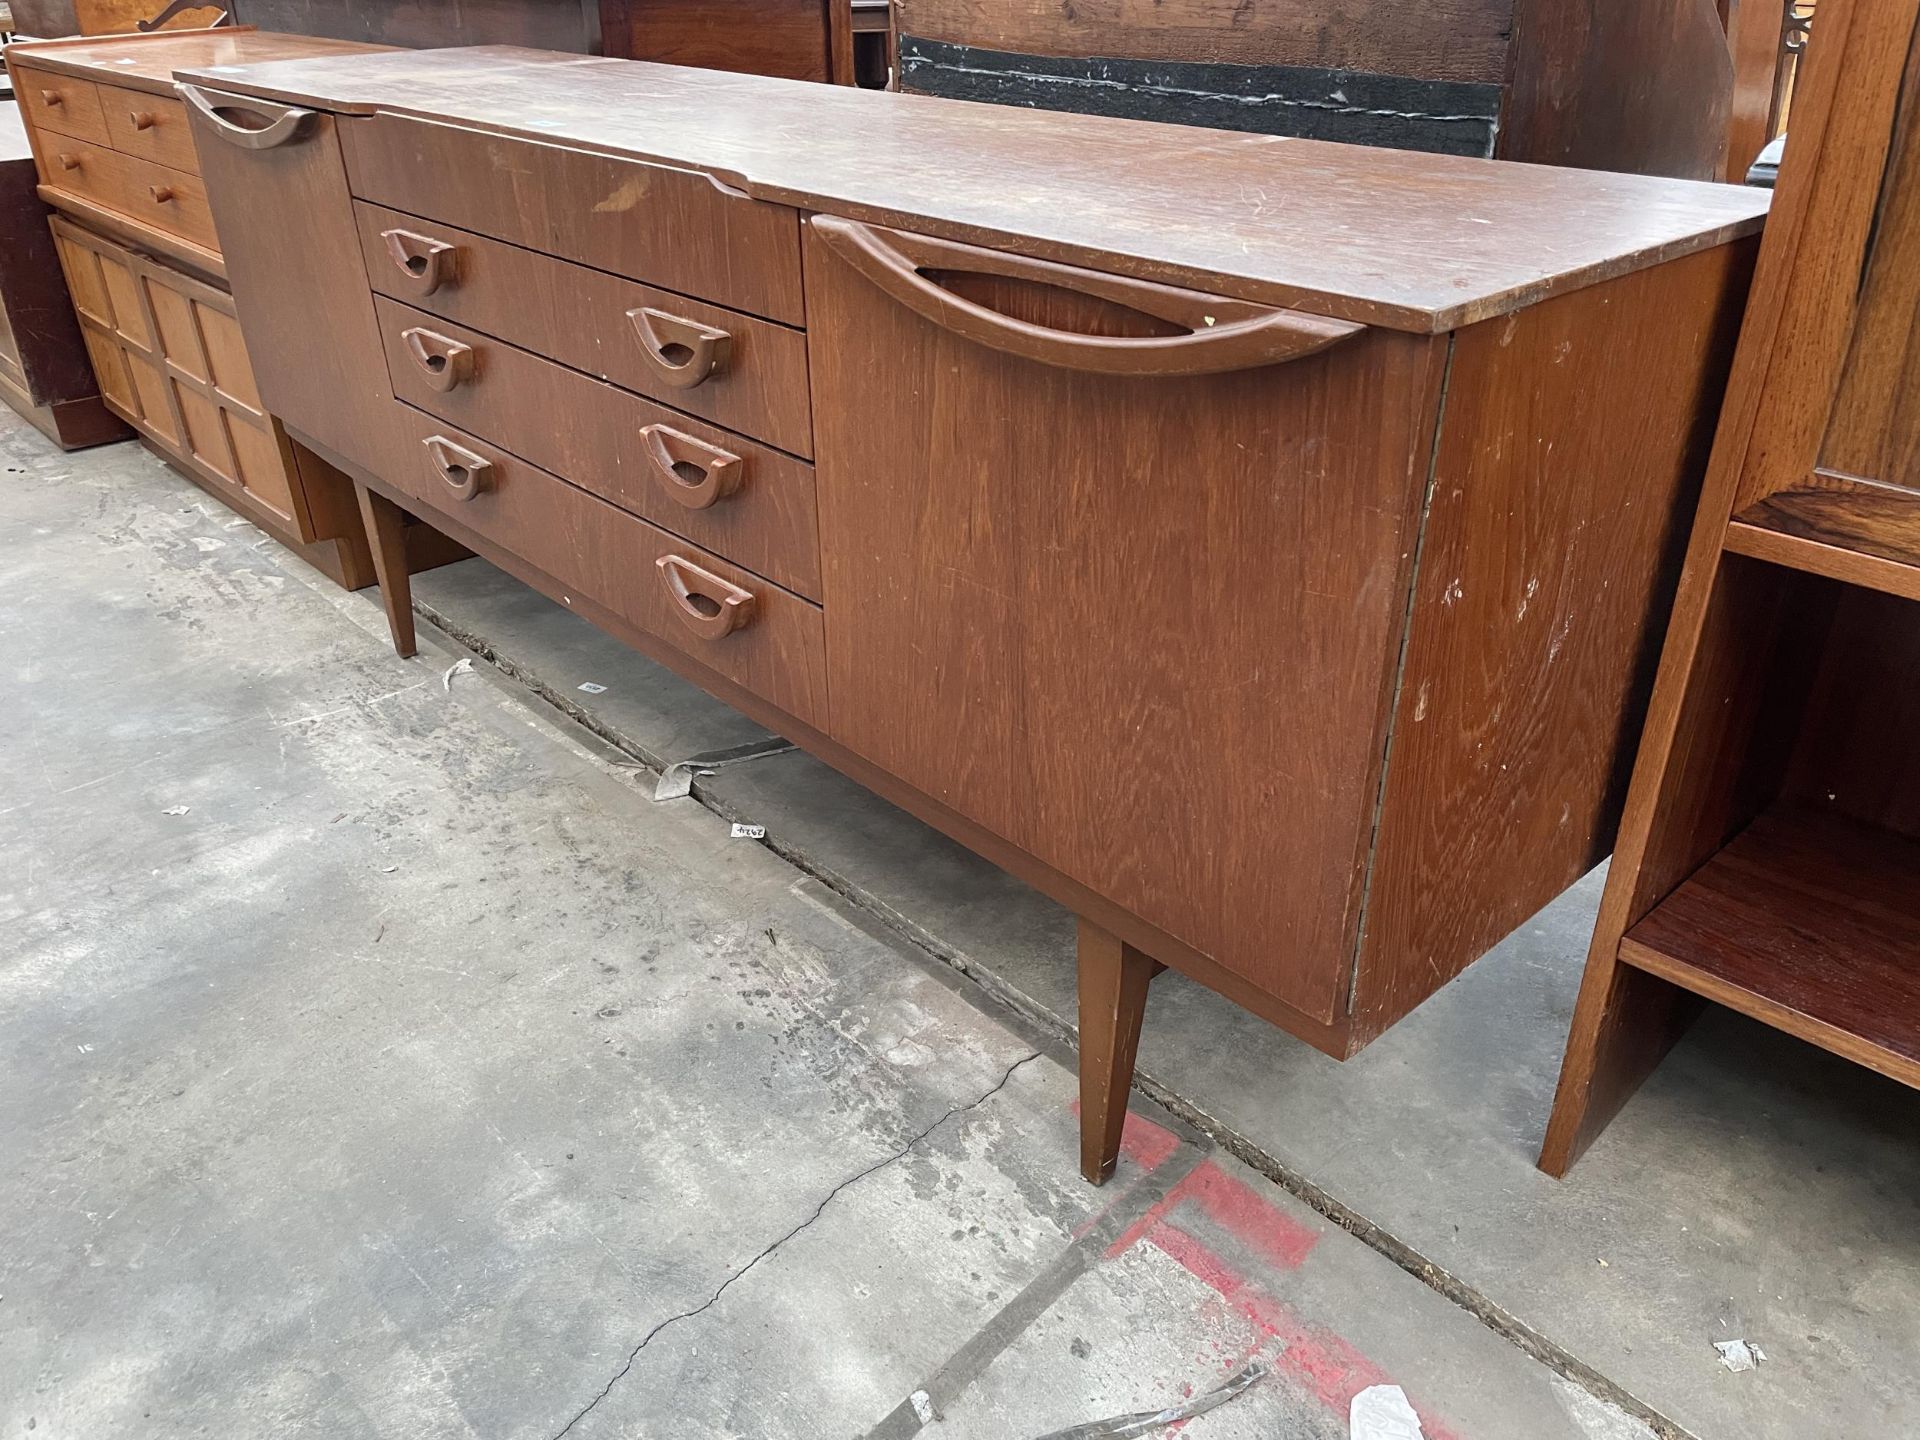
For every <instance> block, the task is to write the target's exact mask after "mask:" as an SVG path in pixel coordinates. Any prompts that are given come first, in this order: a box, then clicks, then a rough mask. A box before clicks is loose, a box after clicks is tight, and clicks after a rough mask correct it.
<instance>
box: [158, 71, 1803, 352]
mask: <svg viewBox="0 0 1920 1440" xmlns="http://www.w3.org/2000/svg"><path fill="white" fill-rule="evenodd" d="M178 75H179V78H181V79H185V80H190V81H194V82H196V83H200V84H204V85H209V86H213V87H217V88H222V89H226V90H228V91H233V92H238V93H242V94H248V95H253V96H256V97H259V98H263V99H270V100H278V101H282V102H284V103H290V104H304V105H312V106H316V107H319V108H323V109H328V110H332V111H336V112H341V113H348V114H372V113H376V112H385V113H390V114H396V115H404V116H412V117H417V118H423V119H429V120H443V121H447V122H450V123H454V124H458V125H464V126H470V127H473V128H475V129H479V130H485V131H490V132H494V133H498V134H503V135H512V136H519V137H523V138H527V139H535V140H543V141H548V142H552V143H558V144H565V145H569V146H573V147H575V148H580V149H586V150H596V151H603V152H607V153H612V154H617V155H622V156H629V157H632V158H635V159H641V160H648V161H654V162H659V163H663V164H668V165H675V166H680V167H683V168H687V169H694V170H700V171H704V172H706V173H707V174H710V175H712V176H714V177H715V178H716V179H718V180H720V181H722V182H723V183H725V184H728V185H731V186H734V187H735V188H737V189H740V190H743V191H745V192H746V193H748V194H750V195H752V196H755V197H756V198H759V199H763V200H769V201H774V202H778V203H781V204H787V205H793V206H797V207H800V208H802V209H809V210H824V211H830V212H832V213H834V214H837V215H843V216H847V217H849V218H852V219H857V220H869V221H873V222H876V223H880V224H886V225H895V226H899V227H901V228H905V229H912V230H919V231H923V232H926V233H930V234H936V235H941V236H944V237H946V238H949V239H957V240H965V241H972V242H974V243H979V244H987V245H1001V246H1006V247H1008V248H1014V249H1018V250H1021V251H1023V252H1025V253H1028V254H1033V255H1039V256H1041V257H1043V258H1047V259H1052V260H1059V261H1064V262H1067V263H1070V264H1081V265H1086V266H1089V267H1092V268H1095V269H1104V270H1110V271H1116V272H1119V273H1123V274H1131V275H1137V276H1142V277H1145V278H1149V279H1156V280H1162V281H1166V282H1169V283H1172V284H1178V285H1187V286H1191V287H1194V288H1197V289H1203V290H1210V291H1214V292H1217V293H1223V294H1228V295H1232V296H1236V297H1239V298H1243V299H1248V300H1255V301H1263V302H1267V303H1272V304H1287V305H1295V306H1298V307H1299V308H1301V309H1304V310H1309V311H1313V312H1316V313H1320V314H1326V315H1333V316H1338V317H1340V318H1343V319H1350V320H1358V321H1363V322H1368V323H1373V324H1379V325H1385V326H1389V327H1392V328H1395V329H1402V330H1411V331H1417V332H1423V333H1432V332H1439V331H1444V330H1451V329H1454V328H1456V327H1458V326H1460V325H1464V324H1469V323H1471V322H1473V321H1477V320H1483V319H1487V318H1489V317H1491V316H1495V315H1501V314H1505V313H1507V312H1509V311H1513V310H1517V309H1520V308H1521V307H1523V306H1526V305H1530V304H1533V303H1535V302H1537V301H1539V300H1542V299H1545V298H1547V297H1548V296H1551V295H1554V294H1558V293H1561V292H1564V291H1568V290H1575V289H1579V288H1581V287H1583V286H1586V285H1590V284H1593V283H1596V282H1597V281H1600V280H1605V279H1608V278H1611V277H1612V276H1615V275H1619V274H1623V273H1625V272H1627V271H1631V270H1636V269H1641V268H1643V267H1646V266H1649V265H1653V264H1657V263H1659V262H1661V261H1663V260H1667V259H1672V258H1675V257H1677V256H1680V255H1685V254H1688V253H1691V252H1693V251H1697V250H1702V249H1706V248H1709V247H1711V246H1714V245H1718V244H1723V243H1726V242H1727V241H1729V240H1732V239H1735V238H1737V237H1739V236H1742V235H1746V234H1750V233H1753V232H1754V231H1757V230H1758V229H1759V228H1760V226H1761V223H1762V221H1763V219H1764V216H1765V213H1766V208H1767V199H1768V197H1767V195H1766V194H1765V193H1764V192H1761V191H1757V190H1751V189H1747V188H1744V187H1739V186H1730V185H1708V184H1701V183H1697V182H1692V181H1683V180H1668V179H1660V178H1656V177H1649V176H1639V175H1619V174H1610V173H1602V172H1598V171H1581V170H1568V169H1559V168H1553V167H1546V166H1532V165H1516V164H1509V163H1503V162H1496V161H1490V160H1474V159H1462V158H1458V157H1451V156H1442V155H1427V154H1418V153H1414V152H1411V151H1397V150H1379V149H1371V148H1366V147H1361V146H1350V145H1338V144H1330V143H1326V142H1321V141H1313V140H1296V139H1288V138H1284V137H1279V136H1269V135H1253V134H1245V133H1240V132H1233V131H1222V130H1201V129H1195V128H1191V127H1187V126H1177V125H1160V124H1153V123H1149V122H1146V121H1136V120H1117V119H1110V118H1106V117H1102V116H1091V115H1066V114H1056V113H1052V112H1048V111H1037V110H1025V109H1017V108H1012V107H1005V106H997V105H984V104H975V103H971V102H968V101H958V100H945V99H936V98H933V97H929V96H920V95H900V94H890V93H886V92H880V91H869V90H858V89H854V88H852V87H840V86H825V85H810V84H806V83H803V82H798V81H789V80H776V79H769V78H766V77H763V76H753V75H737V74H727V73H722V72H718V71H710V70H695V69H690V68H685V67H680V66H671V65H656V64H649V63H644V62H638V61H627V60H609V59H603V58H598V57H592V56H579V55H562V54H558V53H553V52H547V51H538V50H521V49H515V48H510V47H494V46H486V47H476V48H472V49H463V50H427V51H412V50H403V51H389V52H383V53H377V54H361V55H351V56H331V57H329V56H321V57H317V58H313V59H295V60H285V61H280V62H277V63H269V64H257V65H247V64H231V65H228V64H208V63H206V62H204V61H200V60H198V59H197V57H196V59H195V61H194V62H192V63H190V64H187V65H183V67H182V69H181V70H180V71H179V72H178Z"/></svg>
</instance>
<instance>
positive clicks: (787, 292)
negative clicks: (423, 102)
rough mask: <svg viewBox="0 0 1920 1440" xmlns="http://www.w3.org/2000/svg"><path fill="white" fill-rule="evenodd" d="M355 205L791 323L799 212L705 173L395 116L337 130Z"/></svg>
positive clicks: (798, 312) (797, 297) (796, 320)
mask: <svg viewBox="0 0 1920 1440" xmlns="http://www.w3.org/2000/svg"><path fill="white" fill-rule="evenodd" d="M340 138H341V144H342V147H343V148H344V150H345V153H346V161H347V177H348V181H349V183H350V184H351V186H352V188H353V193H354V194H355V195H357V196H359V197H360V198H361V199H363V200H371V201H373V202H374V203H376V204H379V205H388V206H392V207H393V208H395V209H399V210H405V211H408V212H410V213H412V214H415V215H425V216H430V217H432V218H433V219H435V220H441V221H445V222H446V223H447V224H450V225H458V226H460V227H461V228H462V229H465V230H471V231H474V232H476V233H478V234H481V235H491V236H493V237H494V238H496V239H499V240H509V241H512V242H513V243H514V244H516V245H524V246H526V247H528V248H529V249H533V250H541V251H545V252H547V253H549V254H553V255H560V256H564V257H565V258H566V259H569V260H577V261H579V262H580V263H581V264H583V265H592V266H594V267H596V268H597V269H601V270H609V271H612V272H613V273H615V274H618V275H628V276H632V277H633V278H635V279H638V280H644V281H646V282H648V283H649V284H653V285H658V286H661V287H662V288H664V289H668V290H677V291H679V292H680V293H681V294H683V295H694V296H698V297H700V298H701V299H704V300H713V301H717V302H718V303H720V304H722V305H727V306H731V307H732V308H734V309H736V310H746V311H748V312H750V313H752V314H755V315H766V316H769V317H771V318H773V319H775V320H784V321H786V322H788V323H789V324H794V325H798V324H800V323H801V321H802V319H803V316H804V311H803V306H802V303H801V290H800V231H799V214H798V212H797V211H794V210H791V209H789V208H787V207H786V206H784V205H768V204H764V203H762V202H761V201H758V200H752V199H749V198H748V197H747V196H745V195H741V194H739V193H738V192H736V191H732V190H728V189H726V188H724V187H722V186H721V185H719V184H717V183H715V181H714V180H713V179H712V178H711V177H710V176H707V175H704V174H700V173H697V172H694V171H690V170H675V169H670V168H668V167H666V166H663V165H650V164H645V163H643V162H641V161H637V160H625V159H618V158H615V157H613V156H610V155H595V154H591V153H589V152H587V151H583V150H569V149H567V148H565V147H563V146H559V145H542V144H538V143H535V142H532V141H526V140H514V139H508V138H505V137H502V136H497V135H483V134H481V133H479V132H478V131H473V130H465V129H461V128H460V127H458V126H454V125H442V124H435V123H433V122H431V121H425V120H407V119H402V118H400V117H398V116H393V115H372V116H366V117H360V118H354V119H343V120H342V122H341V125H340Z"/></svg>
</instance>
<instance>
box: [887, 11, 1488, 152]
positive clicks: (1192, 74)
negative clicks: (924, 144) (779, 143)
mask: <svg viewBox="0 0 1920 1440" xmlns="http://www.w3.org/2000/svg"><path fill="white" fill-rule="evenodd" d="M900 88H901V89H903V90H911V91H915V92H918V93H919V94H923V95H944V96H947V97H949V98H952V99H956V100H985V101H988V102H991V103H993V104H996V105H1024V106H1027V107H1029V108H1031V109H1035V110H1069V111H1073V112H1075V113H1078V114H1083V115H1114V116H1119V117H1122V118H1124V119H1128V120H1160V121H1164V122H1167V123H1169V124H1174V125H1204V126H1209V127H1211V128H1213V129H1216V130H1251V131H1254V132H1256V133H1258V134H1263V135H1292V136H1298V137H1300V138H1302V139H1309V140H1338V141H1343V142H1345V143H1348V144H1354V145H1383V146H1388V147H1391V148H1394V149H1401V150H1426V151H1431V152H1433V153H1435V154H1441V155H1491V154H1492V153H1493V141H1494V132H1495V129H1496V126H1497V123H1498V119H1499V114H1500V87H1499V86H1498V85H1470V84H1462V83H1460V82H1458V81H1451V80H1415V79H1410V78H1408V77H1407V76H1404V75H1370V74H1365V73H1362V72H1359V71H1353V70H1326V69H1321V68H1318V67H1315V66H1305V65H1220V64H1210V63H1205V62H1198V61H1178V60H1124V59H1114V58H1106V57H1100V56H1093V57H1088V58H1079V57H1073V56H1058V55H1019V54H1013V53H1009V52H1007V51H1002V50H982V49H979V48H977V47H975V46H972V45H951V44H948V43H946V42H945V41H941V40H923V39H920V38H919V37H918V36H913V35H902V36H901V37H900Z"/></svg>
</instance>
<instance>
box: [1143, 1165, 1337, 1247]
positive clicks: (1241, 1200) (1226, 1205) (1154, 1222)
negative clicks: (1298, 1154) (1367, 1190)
mask: <svg viewBox="0 0 1920 1440" xmlns="http://www.w3.org/2000/svg"><path fill="white" fill-rule="evenodd" d="M1188 1202H1192V1203H1194V1204H1196V1205H1198V1206H1199V1207H1200V1208H1201V1209H1202V1210H1204V1211H1205V1212H1206V1214H1207V1216H1208V1218H1209V1219H1211V1220H1212V1221H1213V1222H1214V1224H1216V1225H1218V1226H1220V1228H1221V1229H1223V1230H1225V1231H1226V1232H1227V1233H1228V1234H1230V1235H1232V1236H1233V1237H1234V1238H1235V1239H1237V1240H1239V1241H1240V1242H1241V1243H1242V1244H1244V1245H1246V1246H1247V1247H1248V1248H1250V1249H1251V1250H1253V1251H1254V1252H1255V1253H1256V1254H1258V1255H1260V1256H1261V1257H1262V1258H1263V1259H1265V1260H1266V1261H1267V1262H1268V1263H1269V1264H1271V1265H1272V1266H1273V1267H1274V1268H1275V1269H1277V1270H1297V1269H1298V1268H1299V1267H1300V1265H1301V1263H1302V1262H1303V1261H1305V1259H1306V1258H1307V1256H1308V1255H1310V1254H1311V1253H1312V1252H1313V1247H1314V1246H1315V1245H1318V1244H1319V1243H1320V1236H1319V1233H1318V1232H1317V1231H1314V1230H1312V1229H1309V1228H1308V1227H1307V1226H1305V1225H1303V1224H1301V1223H1300V1222H1299V1221H1298V1220H1295V1219H1294V1218H1293V1217H1292V1216H1290V1215H1288V1214H1286V1213H1285V1212H1284V1211H1282V1210H1281V1209H1280V1208H1279V1207H1278V1206H1276V1205H1274V1204H1273V1203H1272V1202H1270V1201H1269V1200H1267V1199H1266V1198H1265V1197H1264V1196H1262V1195H1260V1194H1259V1193H1258V1192H1257V1191H1255V1190H1254V1189H1253V1187H1252V1186H1250V1185H1248V1184H1246V1183H1245V1182H1243V1181H1240V1180H1236V1179H1234V1178H1233V1176H1231V1175H1229V1174H1227V1172H1226V1171H1224V1170H1222V1169H1221V1168H1220V1167H1219V1166H1218V1165H1216V1164H1214V1163H1213V1161H1211V1160H1208V1161H1206V1162H1204V1163H1203V1164H1201V1165H1198V1166H1196V1167H1195V1168H1194V1171H1193V1173H1192V1174H1190V1175H1188V1176H1187V1177H1186V1178H1185V1179H1184V1180H1182V1181H1181V1182H1180V1183H1179V1184H1178V1185H1176V1186H1174V1187H1173V1189H1171V1190H1169V1191H1168V1192H1167V1193H1166V1195H1165V1196H1163V1197H1162V1198H1161V1200H1160V1202H1159V1203H1158V1204H1157V1205H1155V1206H1154V1207H1153V1208H1152V1209H1150V1210H1148V1211H1147V1213H1146V1214H1144V1215H1142V1216H1141V1217H1140V1218H1139V1219H1138V1220H1136V1221H1135V1222H1134V1223H1133V1225H1132V1226H1131V1227H1129V1229H1128V1230H1127V1232H1126V1233H1125V1234H1124V1235H1122V1236H1121V1237H1120V1238H1119V1239H1118V1240H1116V1241H1114V1242H1113V1246H1112V1248H1110V1249H1109V1250H1108V1251H1107V1254H1108V1256H1109V1257H1111V1256H1114V1255H1119V1254H1122V1253H1123V1252H1125V1251H1127V1250H1131V1249H1132V1248H1133V1247H1134V1246H1135V1245H1137V1244H1138V1243H1139V1242H1140V1239H1141V1237H1142V1236H1145V1235H1147V1234H1149V1233H1151V1232H1152V1231H1153V1230H1154V1227H1156V1226H1158V1225H1161V1224H1162V1223H1165V1222H1168V1220H1169V1218H1170V1217H1171V1216H1172V1215H1173V1214H1174V1212H1175V1211H1176V1210H1177V1209H1178V1208H1179V1207H1180V1206H1181V1205H1183V1204H1186V1203H1188ZM1156 1238H1157V1237H1156Z"/></svg>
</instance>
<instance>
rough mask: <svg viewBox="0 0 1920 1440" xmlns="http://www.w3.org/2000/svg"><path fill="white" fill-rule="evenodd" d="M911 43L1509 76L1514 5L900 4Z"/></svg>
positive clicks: (1267, 0)
mask: <svg viewBox="0 0 1920 1440" xmlns="http://www.w3.org/2000/svg"><path fill="white" fill-rule="evenodd" d="M895 5H896V11H897V13H896V17H895V23H896V25H897V27H898V29H899V31H900V34H901V37H902V40H903V43H904V41H905V38H906V37H908V36H914V37H918V38H921V39H925V40H933V41H943V42H946V43H948V44H953V45H973V46H990V47H992V48H995V49H1000V50H1006V51H1014V52H1019V53H1022V54H1028V55H1036V56H1072V57H1082V56H1090V55H1105V56H1118V55H1124V56H1127V57H1129V58H1131V59H1138V60H1155V61H1197V62H1201V63H1204V64H1219V65H1233V66H1239V67H1242V68H1246V69H1256V68H1266V67H1268V66H1298V67H1301V68H1303V69H1312V70H1321V71H1325V72H1328V73H1333V72H1337V71H1352V72H1356V73H1360V74H1367V75H1404V76H1410V77H1413V78H1417V79H1422V80H1440V81H1451V82H1455V83H1460V84H1478V85H1496V86H1497V85H1500V84H1501V83H1503V82H1504V81H1505V79H1506V73H1507V48H1508V38H1509V35H1510V33H1511V30H1512V24H1513V10H1514V6H1513V0H1432V3H1425V4H1410V5H1398V4H1356V3H1354V0H1179V3H1163V4H1156V5H1140V4H1136V3H1133V0H1074V3H1073V4H1070V5H1063V4H1060V3H1058V0H895Z"/></svg>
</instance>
